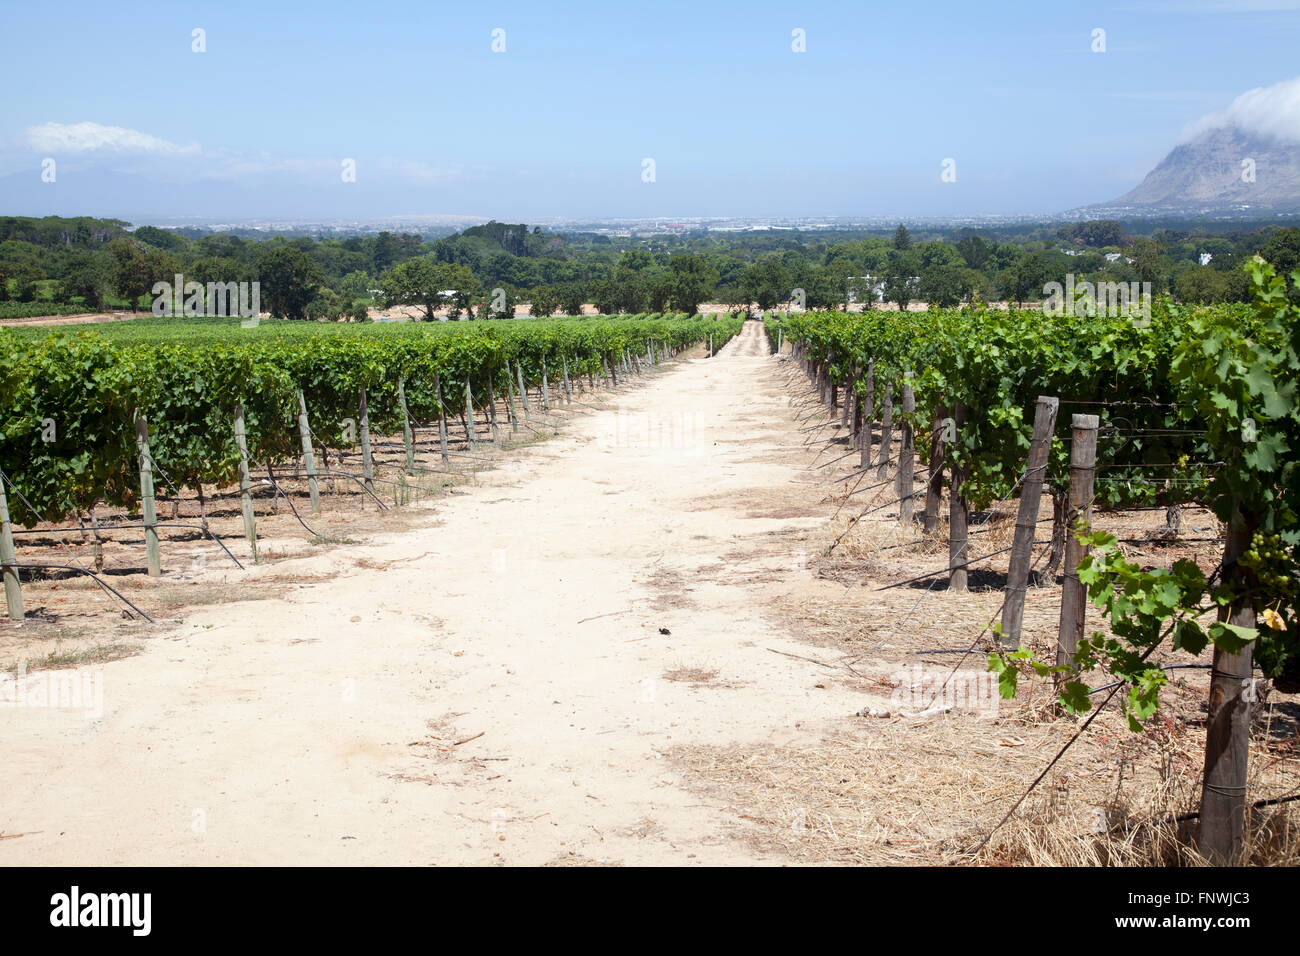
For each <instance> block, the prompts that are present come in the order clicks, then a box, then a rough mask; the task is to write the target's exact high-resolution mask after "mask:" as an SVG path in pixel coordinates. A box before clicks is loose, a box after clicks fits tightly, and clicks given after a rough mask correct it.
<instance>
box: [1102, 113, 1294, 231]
mask: <svg viewBox="0 0 1300 956" xmlns="http://www.w3.org/2000/svg"><path fill="white" fill-rule="evenodd" d="M1248 160H1249V161H1251V162H1247V161H1248ZM1252 163H1253V167H1254V169H1253V174H1254V175H1253V177H1252V176H1250V175H1249V173H1250V169H1249V167H1250V166H1251V164H1252ZM1243 164H1245V166H1243ZM1251 179H1253V181H1250V180H1251ZM1114 205H1121V206H1148V207H1165V208H1171V207H1178V208H1180V209H1182V210H1183V211H1191V210H1193V209H1197V210H1199V209H1202V208H1204V207H1206V206H1213V207H1231V208H1239V209H1243V210H1244V209H1246V208H1250V209H1254V210H1259V209H1270V210H1274V211H1278V212H1284V211H1285V212H1295V211H1300V144H1297V143H1293V142H1286V141H1284V140H1280V139H1273V138H1266V137H1263V136H1260V135H1258V134H1250V133H1246V132H1243V131H1242V130H1240V129H1236V128H1226V129H1210V130H1206V131H1205V132H1203V133H1201V134H1200V135H1199V136H1197V137H1196V138H1195V139H1193V140H1192V141H1191V142H1189V143H1183V144H1182V145H1179V146H1175V147H1174V148H1173V150H1171V151H1170V153H1169V155H1168V156H1166V157H1165V158H1164V159H1162V160H1161V161H1160V163H1159V165H1157V166H1156V168H1155V169H1153V170H1151V172H1149V173H1147V176H1146V178H1145V179H1144V180H1142V182H1141V184H1140V185H1139V186H1138V187H1137V188H1136V189H1133V190H1131V191H1129V192H1127V193H1125V194H1124V195H1123V196H1121V197H1120V198H1119V199H1117V200H1115V202H1114Z"/></svg>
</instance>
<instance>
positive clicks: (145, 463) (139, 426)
mask: <svg viewBox="0 0 1300 956" xmlns="http://www.w3.org/2000/svg"><path fill="white" fill-rule="evenodd" d="M135 444H136V447H137V448H138V449H139V451H140V510H141V511H142V513H143V515H144V550H145V560H146V561H147V562H148V566H149V577H151V578H156V577H160V576H161V575H162V552H161V550H160V549H159V547H158V510H157V507H156V506H155V504H154V499H153V458H152V456H150V454H149V422H148V420H147V419H146V418H145V417H144V416H143V415H141V414H140V413H139V411H138V410H137V411H136V416H135Z"/></svg>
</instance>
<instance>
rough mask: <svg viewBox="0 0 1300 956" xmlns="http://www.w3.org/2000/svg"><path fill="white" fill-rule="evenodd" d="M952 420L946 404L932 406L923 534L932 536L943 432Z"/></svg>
mask: <svg viewBox="0 0 1300 956" xmlns="http://www.w3.org/2000/svg"><path fill="white" fill-rule="evenodd" d="M951 422H952V420H951V419H950V418H949V417H948V406H947V405H945V404H944V403H943V402H940V403H939V404H938V405H936V406H935V407H934V421H933V422H932V423H931V425H930V477H929V478H928V479H927V480H926V483H925V523H924V525H923V528H924V532H925V536H926V537H927V538H929V537H933V536H934V535H936V534H938V533H939V503H940V499H941V498H942V496H943V468H944V459H945V438H946V437H947V436H946V435H945V434H944V433H945V432H947V431H948V429H949V427H950V425H951Z"/></svg>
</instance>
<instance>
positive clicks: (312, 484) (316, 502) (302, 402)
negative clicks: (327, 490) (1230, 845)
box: [298, 389, 320, 511]
mask: <svg viewBox="0 0 1300 956" xmlns="http://www.w3.org/2000/svg"><path fill="white" fill-rule="evenodd" d="M298 437H299V438H301V439H302V465H303V469H304V470H305V471H306V472H307V491H308V494H310V496H311V510H312V511H320V487H319V485H318V484H317V483H316V453H315V452H314V451H313V450H312V444H311V426H309V425H308V424H307V399H306V398H305V397H304V396H303V394H302V389H298Z"/></svg>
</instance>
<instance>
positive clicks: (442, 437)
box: [433, 374, 451, 466]
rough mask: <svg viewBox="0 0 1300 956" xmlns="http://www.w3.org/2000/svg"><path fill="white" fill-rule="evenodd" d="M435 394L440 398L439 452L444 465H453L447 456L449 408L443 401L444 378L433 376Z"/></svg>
mask: <svg viewBox="0 0 1300 956" xmlns="http://www.w3.org/2000/svg"><path fill="white" fill-rule="evenodd" d="M433 393H434V394H435V395H437V396H438V450H439V451H440V452H441V453H442V463H443V464H444V465H446V466H450V465H451V456H450V455H448V454H447V406H446V405H445V404H444V403H443V400H442V376H441V375H437V374H435V375H434V376H433Z"/></svg>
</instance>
